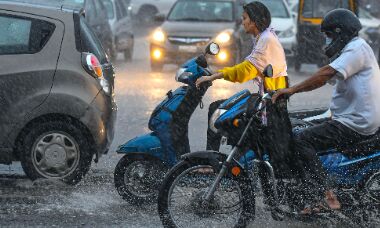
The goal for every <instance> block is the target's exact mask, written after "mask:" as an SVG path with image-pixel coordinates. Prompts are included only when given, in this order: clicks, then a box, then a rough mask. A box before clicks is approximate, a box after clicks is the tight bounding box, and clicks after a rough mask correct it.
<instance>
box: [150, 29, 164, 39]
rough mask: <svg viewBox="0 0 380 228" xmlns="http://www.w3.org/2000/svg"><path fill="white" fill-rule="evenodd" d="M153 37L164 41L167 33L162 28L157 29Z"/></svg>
mask: <svg viewBox="0 0 380 228" xmlns="http://www.w3.org/2000/svg"><path fill="white" fill-rule="evenodd" d="M152 39H153V40H154V41H156V42H164V41H165V33H164V32H163V31H162V30H161V29H156V30H155V31H154V32H153V34H152Z"/></svg>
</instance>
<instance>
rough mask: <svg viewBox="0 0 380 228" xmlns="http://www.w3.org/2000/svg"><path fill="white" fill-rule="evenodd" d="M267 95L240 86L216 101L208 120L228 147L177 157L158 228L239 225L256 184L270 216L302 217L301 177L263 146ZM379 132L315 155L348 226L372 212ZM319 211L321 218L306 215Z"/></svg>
mask: <svg viewBox="0 0 380 228" xmlns="http://www.w3.org/2000/svg"><path fill="white" fill-rule="evenodd" d="M271 72H272V70H271V66H268V67H267V68H266V70H265V71H264V72H263V75H266V76H271ZM271 96H272V94H271V93H266V94H264V95H263V96H261V95H259V94H251V93H250V92H249V91H242V92H240V93H238V94H236V95H235V96H233V97H231V98H230V99H228V100H227V101H225V102H224V103H223V104H222V105H220V106H219V109H218V110H216V111H215V113H214V115H213V116H212V118H211V120H210V122H211V123H210V124H211V125H213V127H214V130H215V131H218V132H219V133H220V134H222V135H224V136H226V137H227V138H228V142H229V144H231V145H233V148H232V150H231V151H230V153H228V154H225V153H220V152H217V151H199V152H192V153H188V154H185V155H182V156H181V161H179V162H178V163H177V164H176V165H175V166H174V167H172V168H171V169H170V171H169V172H168V173H167V174H166V176H165V179H164V180H163V183H162V185H161V188H160V190H159V195H158V212H159V216H160V219H161V221H162V224H163V225H164V227H246V226H247V225H248V224H249V222H250V221H251V220H253V219H254V217H255V207H256V205H255V201H256V195H255V192H256V186H257V182H258V181H260V182H261V186H262V190H263V196H264V197H263V198H264V203H265V204H266V205H267V206H268V208H269V210H270V212H271V215H272V217H273V219H275V220H278V221H282V220H285V219H296V220H297V219H304V218H305V217H303V216H300V215H299V214H298V212H299V211H300V210H302V209H303V207H304V196H306V194H307V192H305V190H304V188H303V187H304V185H303V182H302V181H301V178H299V177H297V176H296V175H292V174H291V173H287V172H284V173H285V174H284V173H283V172H276V171H275V170H274V168H273V166H272V164H271V160H270V156H269V154H268V153H267V151H265V147H263V145H262V141H263V137H262V136H263V135H264V132H265V128H266V126H265V124H263V121H262V116H263V115H262V114H263V112H265V110H266V106H267V104H268V103H269V102H271ZM313 121H315V120H313V119H309V121H302V120H300V121H298V122H296V123H295V124H296V125H298V126H300V128H303V127H309V126H311V125H313ZM295 129H296V130H297V128H295ZM379 137H380V132H379V133H378V134H376V135H375V136H373V137H372V138H369V139H368V140H366V141H364V142H361V143H359V144H356V145H351V146H350V147H349V148H339V149H331V150H328V151H323V152H321V153H320V154H319V155H320V159H321V161H322V163H323V166H324V168H325V169H326V170H327V172H328V174H329V175H330V176H331V177H332V179H333V181H334V187H335V188H336V189H337V191H338V192H337V194H338V197H339V199H340V202H342V210H341V213H342V215H344V216H346V217H345V219H344V220H346V221H345V222H347V223H348V224H351V225H352V224H359V223H363V222H368V221H370V220H371V219H372V218H373V217H375V218H376V217H378V210H379V208H380V139H379ZM252 148H255V149H254V152H253V149H252ZM320 216H322V217H321V218H323V216H325V215H315V216H313V218H314V217H315V218H318V217H320ZM326 216H327V217H328V216H330V217H334V216H335V214H334V213H328V214H327V215H326ZM338 219H339V218H338ZM351 221H352V223H351ZM356 226H357V225H356Z"/></svg>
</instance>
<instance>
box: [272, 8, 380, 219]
mask: <svg viewBox="0 0 380 228" xmlns="http://www.w3.org/2000/svg"><path fill="white" fill-rule="evenodd" d="M360 29H361V24H360V21H359V20H358V18H357V17H356V16H355V15H354V14H353V13H352V12H351V11H349V10H345V9H336V10H332V11H330V12H329V13H327V15H326V16H325V18H324V20H323V22H322V25H321V30H322V32H324V33H325V35H326V44H327V47H326V49H325V53H326V55H327V56H328V57H329V58H330V59H332V60H333V61H332V62H331V63H330V64H329V65H327V66H324V67H322V68H321V69H320V70H319V71H318V72H317V73H315V74H314V75H313V76H312V77H310V78H309V79H307V80H305V81H303V82H301V83H299V84H297V85H295V86H292V87H290V88H287V89H283V90H279V91H277V92H276V94H274V95H273V98H272V101H273V102H275V101H276V99H277V98H278V97H279V96H282V95H292V94H295V93H299V92H306V91H311V90H314V89H317V88H319V87H321V86H323V85H325V84H326V83H327V82H334V83H335V86H334V92H333V96H332V100H331V105H330V109H331V112H332V119H331V120H329V121H326V122H324V123H322V124H319V125H317V126H314V127H311V128H308V129H305V130H304V131H302V132H301V133H300V134H299V135H297V136H296V137H295V142H294V152H295V155H296V156H297V157H298V158H299V160H302V163H303V164H302V168H303V169H304V170H305V171H306V173H307V174H309V175H310V176H309V178H310V180H311V184H310V185H311V186H310V188H309V190H310V191H311V192H312V193H314V194H316V195H318V197H319V198H318V199H316V200H318V201H320V200H321V202H320V203H319V204H318V205H325V207H328V208H329V209H335V210H337V209H340V207H341V205H340V202H339V201H338V199H337V197H336V195H335V194H334V192H333V191H332V189H331V187H330V186H329V181H328V178H327V175H326V171H325V170H324V169H323V167H322V164H321V161H320V160H319V158H318V156H317V152H319V151H324V150H327V149H331V148H334V147H337V146H338V145H340V146H344V145H352V144H354V143H357V142H360V141H362V140H363V139H365V138H367V137H368V136H371V135H373V134H375V133H377V132H378V130H379V127H380V89H379V86H380V70H379V65H378V63H377V61H376V57H375V55H374V53H373V51H372V49H371V48H370V46H369V45H368V44H367V43H366V42H365V41H364V40H363V39H361V38H359V37H358V32H359V31H360ZM323 197H324V200H322V198H323ZM320 208H321V206H317V207H307V208H305V209H304V210H303V211H302V212H301V213H302V214H310V213H312V212H315V211H318V210H319V209H320Z"/></svg>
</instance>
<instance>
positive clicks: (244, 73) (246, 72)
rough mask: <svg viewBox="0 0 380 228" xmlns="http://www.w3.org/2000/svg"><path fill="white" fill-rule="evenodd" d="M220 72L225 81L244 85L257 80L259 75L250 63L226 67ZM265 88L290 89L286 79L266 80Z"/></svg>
mask: <svg viewBox="0 0 380 228" xmlns="http://www.w3.org/2000/svg"><path fill="white" fill-rule="evenodd" d="M218 72H221V73H222V74H223V79H224V80H227V81H230V82H239V83H244V82H247V81H249V80H252V79H254V78H256V77H257V76H258V75H259V71H258V70H257V69H256V67H255V66H254V65H253V64H252V63H251V62H249V61H247V60H245V61H244V62H242V63H240V64H237V65H235V66H233V67H225V68H223V69H221V70H219V71H218ZM264 87H265V89H268V90H278V89H284V88H287V87H288V83H287V79H286V77H284V76H282V77H277V78H268V77H266V78H265V79H264Z"/></svg>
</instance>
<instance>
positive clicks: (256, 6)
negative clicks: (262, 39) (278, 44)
mask: <svg viewBox="0 0 380 228" xmlns="http://www.w3.org/2000/svg"><path fill="white" fill-rule="evenodd" d="M243 9H244V11H245V12H246V13H247V14H248V16H249V19H251V21H254V22H255V23H256V26H257V28H258V29H259V31H260V32H263V31H264V30H265V29H267V28H268V27H269V25H270V23H271V15H270V12H269V9H268V8H267V7H266V6H265V5H264V4H263V3H261V2H256V1H255V2H251V3H248V4H246V5H244V6H243Z"/></svg>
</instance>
